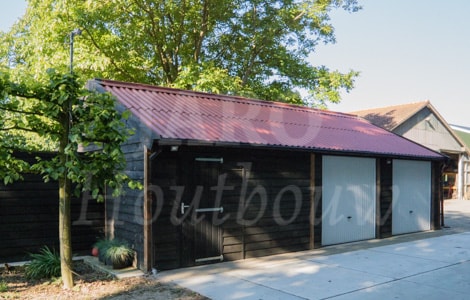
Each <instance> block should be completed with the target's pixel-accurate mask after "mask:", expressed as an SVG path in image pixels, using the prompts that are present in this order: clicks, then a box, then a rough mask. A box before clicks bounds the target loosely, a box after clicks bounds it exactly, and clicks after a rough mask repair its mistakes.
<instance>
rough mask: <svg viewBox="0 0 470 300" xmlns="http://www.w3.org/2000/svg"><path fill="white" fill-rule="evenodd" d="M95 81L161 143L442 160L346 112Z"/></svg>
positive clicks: (433, 153) (434, 154)
mask: <svg viewBox="0 0 470 300" xmlns="http://www.w3.org/2000/svg"><path fill="white" fill-rule="evenodd" d="M97 83H98V84H99V85H101V86H102V87H103V88H104V89H105V90H107V91H109V92H111V93H112V94H114V95H115V96H116V98H117V99H118V101H119V102H121V103H122V104H123V105H124V106H125V107H127V108H128V109H129V110H130V111H131V112H132V113H133V115H135V116H136V117H137V118H139V119H140V120H141V122H142V123H144V124H145V125H146V126H147V127H148V128H150V129H151V130H152V131H153V132H155V133H156V134H158V135H159V136H161V138H162V139H181V140H196V141H207V142H224V143H244V144H253V145H265V146H279V147H289V148H305V149H321V150H331V151H342V152H344V151H347V152H358V153H376V154H382V155H383V154H389V155H398V156H406V157H423V158H432V159H440V158H442V156H441V155H440V154H438V153H436V152H434V151H432V150H430V149H427V148H425V147H423V146H420V145H418V144H415V143H413V142H411V141H409V140H407V139H404V138H402V137H399V136H397V135H395V134H393V133H390V132H388V131H386V130H384V129H382V128H380V127H377V126H375V125H372V124H371V123H369V122H367V121H365V120H364V119H361V118H358V117H355V116H352V115H347V114H343V113H335V112H331V111H323V110H317V109H311V108H307V107H301V106H294V105H289V104H284V103H277V102H267V101H260V100H253V99H244V98H240V97H232V96H223V95H213V94H205V93H198V92H191V91H182V90H177V89H169V88H162V87H155V86H150V85H142V84H133V83H124V82H117V81H109V80H99V81H97Z"/></svg>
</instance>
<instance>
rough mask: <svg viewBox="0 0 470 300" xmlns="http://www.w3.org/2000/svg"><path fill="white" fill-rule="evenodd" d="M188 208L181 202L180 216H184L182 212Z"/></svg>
mask: <svg viewBox="0 0 470 300" xmlns="http://www.w3.org/2000/svg"><path fill="white" fill-rule="evenodd" d="M186 208H189V205H184V202H181V214H182V215H184V210H185V209H186Z"/></svg>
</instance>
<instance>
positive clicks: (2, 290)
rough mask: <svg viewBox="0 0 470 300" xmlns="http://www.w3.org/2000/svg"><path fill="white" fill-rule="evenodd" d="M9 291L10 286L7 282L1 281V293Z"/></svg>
mask: <svg viewBox="0 0 470 300" xmlns="http://www.w3.org/2000/svg"><path fill="white" fill-rule="evenodd" d="M6 291H8V284H7V283H6V282H5V281H0V293H4V292H6Z"/></svg>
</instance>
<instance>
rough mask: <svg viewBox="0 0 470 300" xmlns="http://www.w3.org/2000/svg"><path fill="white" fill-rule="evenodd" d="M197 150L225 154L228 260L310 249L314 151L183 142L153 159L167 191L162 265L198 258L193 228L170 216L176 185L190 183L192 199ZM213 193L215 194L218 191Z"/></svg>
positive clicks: (158, 242)
mask: <svg viewBox="0 0 470 300" xmlns="http://www.w3.org/2000/svg"><path fill="white" fill-rule="evenodd" d="M198 155H199V156H211V155H212V156H216V157H223V160H224V163H223V164H222V165H221V169H220V176H224V180H225V184H224V186H225V187H227V188H226V189H225V190H224V191H223V198H222V199H223V200H222V205H223V208H224V213H223V214H220V217H221V218H222V217H226V218H227V219H224V222H223V224H222V225H221V226H222V228H223V235H222V247H223V248H222V249H223V250H222V254H223V256H224V260H238V259H243V258H250V257H259V256H264V255H269V254H275V253H283V252H289V251H298V250H306V249H308V247H309V240H310V226H309V213H310V197H309V195H310V189H309V184H310V181H309V176H310V168H309V166H310V164H309V163H308V161H309V159H310V154H308V153H295V152H287V151H256V150H250V151H243V152H242V151H236V150H234V149H227V148H219V149H214V148H198V147H192V148H191V147H188V148H184V147H180V150H179V151H178V152H169V151H167V149H164V148H163V151H162V152H161V153H160V154H159V156H158V157H157V158H156V159H155V161H154V162H153V165H152V184H153V185H155V186H158V187H159V189H160V190H161V194H162V195H164V197H163V199H164V201H163V203H162V206H161V207H162V209H161V211H160V213H159V216H158V218H157V219H156V220H155V222H154V225H153V231H154V241H155V243H154V253H155V258H154V259H155V266H156V267H157V268H158V269H171V268H175V267H181V266H187V265H192V264H194V262H191V255H192V254H191V253H193V252H194V249H192V248H191V247H192V246H191V245H192V244H191V243H190V242H189V241H188V240H187V238H188V237H189V236H190V235H191V232H190V231H189V232H188V231H187V230H189V229H187V228H186V227H184V226H183V227H182V226H179V225H174V224H172V222H171V219H172V213H174V205H175V199H176V197H177V195H176V191H175V188H174V187H175V186H179V187H180V188H182V187H185V195H184V196H183V199H184V201H185V203H191V201H192V198H193V195H190V193H187V191H189V190H191V187H190V182H191V180H189V179H188V178H189V177H190V174H189V173H188V171H187V170H188V169H191V166H192V164H193V163H192V162H193V161H194V157H197V156H198ZM216 184H217V182H215V183H214V186H215V185H216ZM172 187H173V188H172ZM192 188H194V187H192ZM212 196H214V197H215V191H213V192H212ZM241 201H246V202H245V203H244V204H246V205H247V207H246V209H244V210H243V209H242V212H244V214H241V215H240V214H239V211H240V207H243V203H241ZM240 205H242V206H240ZM155 209H156V207H155ZM177 216H178V217H181V215H180V214H178V215H177ZM217 216H219V215H217ZM185 228H186V229H185Z"/></svg>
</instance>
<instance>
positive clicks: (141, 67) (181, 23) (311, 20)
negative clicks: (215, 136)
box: [0, 0, 360, 106]
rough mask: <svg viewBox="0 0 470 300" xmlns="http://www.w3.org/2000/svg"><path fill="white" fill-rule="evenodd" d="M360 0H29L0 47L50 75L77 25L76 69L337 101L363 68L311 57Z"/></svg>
mask: <svg viewBox="0 0 470 300" xmlns="http://www.w3.org/2000/svg"><path fill="white" fill-rule="evenodd" d="M357 2H358V1H357V0H318V1H317V0H316V1H311V0H302V1H295V0H255V1H253V0H235V1H233V0H219V1H208V0H185V1H182V0H166V1H157V0H113V1H81V0H31V1H30V2H29V7H30V8H31V9H29V10H28V12H27V14H26V15H25V16H24V17H23V18H22V19H21V20H20V22H19V23H18V24H17V25H16V26H15V27H14V28H13V29H12V31H11V32H9V33H7V34H5V35H2V36H0V41H1V43H0V54H5V57H7V58H8V60H7V61H5V59H3V61H4V63H3V64H4V65H8V66H13V68H12V71H13V72H14V75H15V76H21V74H31V73H32V74H34V75H35V76H36V77H43V76H44V74H43V72H42V70H45V69H47V68H50V67H52V66H54V68H56V69H57V70H60V71H62V72H65V71H66V70H68V63H69V49H70V45H69V37H70V33H71V31H72V30H73V29H74V28H80V29H82V30H83V34H82V35H81V36H77V37H76V40H75V43H74V49H75V54H74V70H75V72H76V73H77V74H81V75H82V76H84V77H85V78H92V77H104V78H107V79H115V80H123V81H132V82H141V83H150V84H155V85H162V86H174V87H179V88H184V89H192V90H198V91H206V92H213V93H222V94H236V95H243V96H249V97H255V98H261V99H266V100H280V101H285V102H291V103H296V104H304V105H305V104H306V105H311V106H318V105H319V106H324V105H326V104H327V103H328V102H330V101H331V102H337V101H339V100H340V92H341V91H343V90H346V91H348V90H349V89H350V88H352V86H353V83H354V78H355V77H356V76H357V73H356V72H350V73H346V74H342V73H339V72H336V71H330V70H329V69H328V68H325V67H323V66H315V65H313V64H312V63H311V61H310V57H311V55H312V54H313V53H314V51H315V47H316V45H317V44H318V43H322V42H323V43H333V42H335V36H334V27H333V25H332V24H331V22H330V17H329V14H330V12H331V11H332V10H333V9H344V10H346V11H350V12H354V11H357V10H358V9H360V6H359V5H358V4H357ZM57 20H59V21H60V22H58V21H57ZM1 62H2V59H1V58H0V64H1ZM64 80H66V79H64ZM57 83H58V84H59V85H60V82H57ZM0 84H1V83H0ZM62 88H63V89H65V88H66V86H63V87H62ZM63 89H61V88H58V89H57V90H56V92H57V93H56V94H55V95H54V97H55V98H57V99H58V100H59V101H57V104H59V105H60V103H64V102H66V101H67V100H68V99H67V94H64V93H63V92H64V90H63ZM299 91H307V92H308V93H307V96H304V94H305V93H302V94H301V93H300V92H299Z"/></svg>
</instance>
